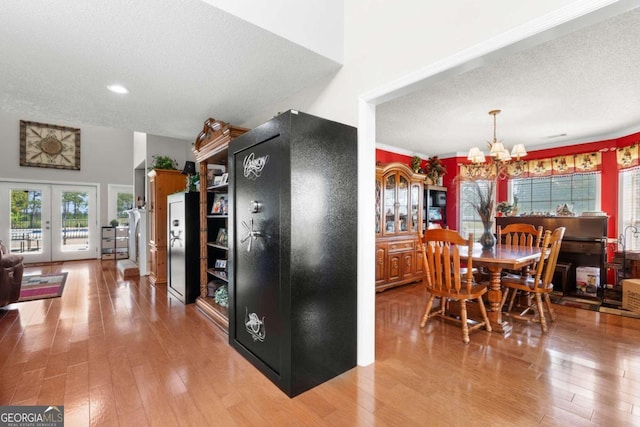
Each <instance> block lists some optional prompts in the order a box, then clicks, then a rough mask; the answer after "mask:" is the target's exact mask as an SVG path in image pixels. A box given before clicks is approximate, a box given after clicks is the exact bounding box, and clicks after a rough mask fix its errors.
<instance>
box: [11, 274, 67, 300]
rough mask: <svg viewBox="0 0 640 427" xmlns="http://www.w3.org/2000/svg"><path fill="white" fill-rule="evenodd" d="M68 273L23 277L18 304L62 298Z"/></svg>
mask: <svg viewBox="0 0 640 427" xmlns="http://www.w3.org/2000/svg"><path fill="white" fill-rule="evenodd" d="M67 274H68V273H57V274H44V275H41V274H36V275H32V276H22V288H20V298H19V299H18V302H23V301H33V300H37V299H46V298H57V297H59V296H62V291H63V290H64V284H65V282H66V281H67Z"/></svg>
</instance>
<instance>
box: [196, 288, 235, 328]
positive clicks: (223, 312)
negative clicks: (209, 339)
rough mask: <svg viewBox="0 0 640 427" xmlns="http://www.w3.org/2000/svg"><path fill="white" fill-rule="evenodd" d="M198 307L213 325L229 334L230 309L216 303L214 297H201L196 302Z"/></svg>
mask: <svg viewBox="0 0 640 427" xmlns="http://www.w3.org/2000/svg"><path fill="white" fill-rule="evenodd" d="M196 307H198V308H199V309H200V310H201V311H202V312H203V313H204V314H205V315H206V316H207V317H208V318H209V319H211V320H212V321H213V323H214V324H215V325H216V326H218V327H219V328H220V329H222V330H223V331H224V332H226V333H228V332H229V309H228V308H227V307H223V306H221V305H220V304H218V303H216V302H215V301H214V299H213V297H203V296H200V297H198V299H197V300H196Z"/></svg>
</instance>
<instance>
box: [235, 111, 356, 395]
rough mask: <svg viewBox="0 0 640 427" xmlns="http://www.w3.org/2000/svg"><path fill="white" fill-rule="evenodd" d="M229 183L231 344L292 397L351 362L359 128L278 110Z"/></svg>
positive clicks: (248, 137) (247, 146)
mask: <svg viewBox="0 0 640 427" xmlns="http://www.w3.org/2000/svg"><path fill="white" fill-rule="evenodd" d="M229 177H230V184H229V195H230V198H231V203H230V207H229V229H230V230H231V234H230V239H229V255H230V259H229V261H228V263H229V265H228V267H229V271H230V276H229V342H230V344H231V345H232V346H233V347H234V348H235V349H236V350H238V351H239V352H240V353H241V354H242V355H243V356H244V357H245V358H247V359H248V360H249V361H250V362H251V363H252V364H253V365H254V366H256V367H257V368H258V369H259V370H260V371H261V372H262V373H263V374H264V375H266V376H267V377H268V378H269V379H270V380H271V381H273V382H274V383H275V384H276V385H277V386H278V387H279V388H280V389H281V390H282V391H284V392H285V393H286V394H287V395H288V396H289V397H293V396H295V395H297V394H300V393H302V392H304V391H306V390H308V389H310V388H312V387H314V386H316V385H318V384H320V383H322V382H325V381H327V380H329V379H331V378H333V377H335V376H336V375H339V374H341V373H342V372H344V371H347V370H349V369H351V368H353V367H354V366H355V365H356V340H357V331H356V314H357V307H356V305H357V303H356V296H357V288H356V280H357V259H356V258H357V253H356V250H357V200H358V197H357V135H356V129H355V128H353V127H350V126H346V125H343V124H339V123H336V122H332V121H329V120H324V119H321V118H318V117H314V116H311V115H308V114H304V113H301V112H297V111H294V110H290V111H288V112H285V113H282V114H280V115H279V116H277V117H275V118H274V119H272V120H270V121H269V122H267V123H265V124H263V125H261V126H259V127H257V128H255V129H253V130H251V131H249V132H247V133H246V134H244V135H242V136H240V137H238V138H236V139H235V140H233V141H232V142H231V143H230V146H229Z"/></svg>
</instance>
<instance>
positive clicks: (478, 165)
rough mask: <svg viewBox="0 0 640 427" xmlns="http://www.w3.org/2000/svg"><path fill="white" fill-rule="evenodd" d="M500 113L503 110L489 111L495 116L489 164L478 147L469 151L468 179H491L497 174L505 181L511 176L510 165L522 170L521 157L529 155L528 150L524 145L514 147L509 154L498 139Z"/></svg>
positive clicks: (489, 143)
mask: <svg viewBox="0 0 640 427" xmlns="http://www.w3.org/2000/svg"><path fill="white" fill-rule="evenodd" d="M500 113H501V110H491V111H489V115H491V116H493V141H490V142H488V145H489V155H490V158H489V163H485V156H484V153H483V152H482V151H481V150H480V149H479V148H478V147H473V148H472V149H471V150H469V155H468V156H467V160H469V161H470V162H471V164H470V165H468V167H467V174H468V175H469V176H468V178H489V177H491V176H493V174H494V173H495V175H496V176H498V177H500V179H505V178H507V177H508V176H509V175H510V174H509V169H508V166H509V164H514V165H515V167H516V170H518V169H521V167H522V164H523V163H524V162H523V161H522V160H520V158H521V157H524V156H526V155H527V150H526V149H525V148H524V145H523V144H516V145H514V146H513V149H512V150H511V153H509V150H507V149H506V148H505V147H504V144H503V143H502V141H498V138H497V137H496V116H497V115H498V114H500ZM514 157H515V160H513V158H514ZM518 166H520V168H518Z"/></svg>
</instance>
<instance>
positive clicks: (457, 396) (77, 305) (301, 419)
mask: <svg viewBox="0 0 640 427" xmlns="http://www.w3.org/2000/svg"><path fill="white" fill-rule="evenodd" d="M57 271H68V272H69V277H68V280H67V285H66V288H65V290H64V294H63V296H62V297H61V298H55V299H49V300H42V301H32V302H25V303H18V304H12V305H10V306H7V307H4V308H1V309H0V404H2V405H19V404H25V405H34V404H40V405H61V404H63V405H64V406H65V418H66V422H67V424H66V425H69V426H83V425H108V426H112V425H113V426H116V425H122V426H130V425H136V426H143V425H163V426H167V425H185V426H199V425H202V426H218V425H220V426H222V425H224V426H230V425H241V426H253V425H261V426H263V425H267V426H282V425H290V426H302V425H305V426H307V425H309V426H356V425H361V426H370V425H389V426H413V425H415V426H424V425H429V426H430V425H464V426H469V425H482V426H485V425H517V426H529V425H531V426H533V425H545V426H547V425H558V426H559V425H562V426H566V425H572V426H575V425H606V426H625V425H628V426H632V425H635V426H637V425H640V320H638V319H632V318H625V317H618V316H614V315H610V314H603V313H597V312H592V311H586V310H579V309H574V308H570V307H562V306H556V312H557V315H558V319H557V321H556V323H551V324H550V328H549V332H548V334H547V335H542V334H541V332H540V327H539V325H537V324H531V325H527V324H525V323H522V322H516V323H514V331H513V333H512V334H511V336H508V337H502V336H500V335H498V334H490V333H487V332H485V331H475V332H473V333H471V343H470V344H469V345H464V344H463V343H462V339H461V336H460V328H459V326H457V325H455V324H449V323H445V322H443V321H441V320H438V319H432V320H430V321H429V323H428V324H427V326H426V327H425V329H420V327H419V326H418V323H419V321H420V316H421V315H422V310H423V307H424V303H425V293H424V290H423V289H422V288H420V287H418V286H417V285H409V286H404V287H401V288H397V289H392V290H388V291H386V292H383V293H381V294H378V295H377V297H376V298H377V307H376V339H377V355H376V363H374V364H373V365H370V366H367V367H357V368H355V369H352V370H350V371H348V372H346V373H344V374H343V375H341V376H339V377H337V378H335V379H333V380H331V381H328V382H326V383H324V384H322V385H320V386H318V387H316V388H314V389H312V390H310V391H308V392H306V393H303V394H302V395H300V396H298V397H296V398H294V399H289V398H288V397H286V396H285V395H284V394H283V393H282V392H281V391H280V390H279V389H278V388H276V387H275V386H274V385H272V384H271V383H270V382H269V381H268V380H267V379H266V378H265V377H263V376H262V375H261V374H260V373H259V372H258V371H257V370H256V369H255V368H253V366H252V365H250V364H249V363H248V362H247V361H245V360H244V359H243V358H242V357H241V356H239V355H238V354H237V353H236V352H235V351H234V350H233V349H231V348H230V347H229V346H228V344H227V336H226V335H225V334H224V333H223V332H222V331H220V330H219V329H217V328H216V327H215V326H213V324H212V323H211V322H210V321H209V320H207V319H206V318H205V317H204V316H203V315H202V314H201V313H200V312H199V311H198V310H197V309H196V308H195V305H193V304H191V305H188V306H186V307H185V306H184V305H182V304H181V303H180V302H178V301H177V300H176V299H174V298H172V297H170V296H167V292H166V287H163V286H158V287H154V286H151V285H150V284H149V283H148V282H147V280H146V278H141V279H139V280H130V281H124V280H122V279H121V278H119V277H118V276H117V272H116V270H115V268H114V265H113V264H112V263H104V264H101V263H100V262H99V261H87V262H69V263H63V264H56V265H52V266H46V267H32V268H28V269H27V274H35V273H39V272H43V273H50V272H57Z"/></svg>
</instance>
